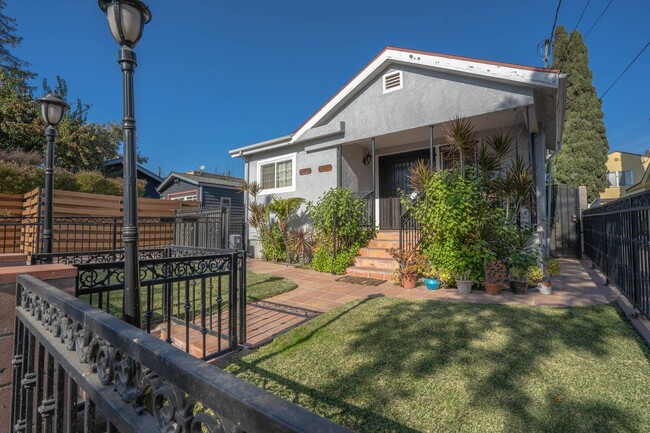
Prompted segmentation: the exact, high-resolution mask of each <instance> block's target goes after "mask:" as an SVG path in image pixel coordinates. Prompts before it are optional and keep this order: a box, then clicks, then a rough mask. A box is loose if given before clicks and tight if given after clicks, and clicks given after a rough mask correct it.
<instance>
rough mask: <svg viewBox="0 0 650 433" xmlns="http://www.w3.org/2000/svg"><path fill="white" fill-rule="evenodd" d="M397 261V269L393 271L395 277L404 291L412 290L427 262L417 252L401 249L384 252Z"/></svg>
mask: <svg viewBox="0 0 650 433" xmlns="http://www.w3.org/2000/svg"><path fill="white" fill-rule="evenodd" d="M386 251H387V252H388V253H389V254H390V255H391V256H392V257H393V258H394V259H395V261H397V264H398V265H399V268H398V269H397V270H396V271H395V274H396V277H397V279H398V280H399V282H400V283H401V285H402V287H404V288H405V289H412V288H414V287H415V286H416V285H417V281H418V275H419V274H420V273H422V270H423V269H425V268H426V266H427V264H428V260H427V258H426V257H425V256H423V255H422V254H421V253H420V252H419V251H418V250H415V249H413V250H406V249H403V248H390V249H388V250H386Z"/></svg>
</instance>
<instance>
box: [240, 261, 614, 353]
mask: <svg viewBox="0 0 650 433" xmlns="http://www.w3.org/2000/svg"><path fill="white" fill-rule="evenodd" d="M248 270H249V271H252V272H259V273H265V274H271V275H278V276H280V277H283V278H288V279H290V280H293V281H294V282H295V283H296V284H297V285H298V287H297V288H296V289H294V290H292V291H290V292H287V293H283V294H281V295H278V296H274V297H272V298H269V299H266V300H264V301H262V302H261V303H257V304H252V305H249V308H248V326H247V332H248V343H249V344H250V345H252V346H257V345H259V344H262V343H265V342H268V341H269V340H271V339H273V338H274V337H275V336H277V335H279V334H281V333H284V332H286V331H288V330H290V329H292V328H294V327H295V326H298V325H300V324H302V323H304V322H305V321H307V320H309V319H310V318H311V317H314V316H316V315H318V314H319V313H323V312H327V311H330V310H332V309H334V308H336V307H338V306H340V305H343V304H345V303H347V302H349V301H352V300H355V299H363V298H367V297H369V296H393V297H398V298H406V299H437V300H445V301H459V302H473V303H484V304H521V305H543V306H551V307H563V306H587V305H594V304H603V303H609V302H612V301H614V300H615V299H616V298H617V294H616V293H615V292H614V291H612V290H611V289H610V288H609V287H608V286H605V285H604V284H603V283H604V281H603V279H602V278H601V277H600V276H599V275H598V274H597V273H596V272H595V271H593V270H591V269H590V268H589V263H588V262H587V261H580V260H573V259H562V274H560V275H558V276H556V277H554V279H553V294H552V295H550V296H544V295H540V294H539V293H538V292H537V291H536V290H531V291H530V292H529V294H528V295H526V296H522V295H513V294H512V293H510V291H505V292H502V293H501V294H500V295H499V296H491V295H487V294H486V293H485V292H483V291H481V290H475V291H473V292H472V293H471V294H469V295H460V294H458V291H457V290H455V289H440V290H427V289H426V288H425V287H417V288H415V289H409V290H406V289H403V288H401V287H399V286H396V285H394V284H393V283H392V282H391V281H387V282H385V283H383V284H381V285H379V286H374V287H368V286H362V285H359V284H350V283H343V282H339V281H336V280H337V279H338V278H340V276H339V275H329V274H324V273H320V272H315V271H311V270H308V269H297V268H294V267H287V266H285V265H283V264H277V263H270V262H264V261H261V260H250V261H249V262H248Z"/></svg>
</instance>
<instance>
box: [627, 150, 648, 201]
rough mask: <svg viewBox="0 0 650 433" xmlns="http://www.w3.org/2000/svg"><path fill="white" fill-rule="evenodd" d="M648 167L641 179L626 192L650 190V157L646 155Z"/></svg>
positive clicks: (634, 192)
mask: <svg viewBox="0 0 650 433" xmlns="http://www.w3.org/2000/svg"><path fill="white" fill-rule="evenodd" d="M645 159H646V169H645V172H644V173H643V176H642V177H641V180H640V181H639V182H638V183H637V184H636V185H632V186H631V187H629V188H628V189H627V190H626V192H627V193H628V194H636V193H638V192H643V191H650V163H649V162H650V157H645Z"/></svg>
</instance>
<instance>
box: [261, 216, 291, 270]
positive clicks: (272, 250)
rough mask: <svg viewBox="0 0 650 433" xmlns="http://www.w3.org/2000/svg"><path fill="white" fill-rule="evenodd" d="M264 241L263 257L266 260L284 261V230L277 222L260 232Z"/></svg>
mask: <svg viewBox="0 0 650 433" xmlns="http://www.w3.org/2000/svg"><path fill="white" fill-rule="evenodd" d="M259 235H260V240H261V242H262V257H263V258H264V260H270V261H274V262H277V261H280V262H281V261H284V260H285V259H286V251H287V250H286V247H285V244H284V240H283V239H282V232H281V231H280V227H279V226H278V224H277V222H274V223H271V225H270V226H267V227H264V228H263V229H262V230H260V232H259Z"/></svg>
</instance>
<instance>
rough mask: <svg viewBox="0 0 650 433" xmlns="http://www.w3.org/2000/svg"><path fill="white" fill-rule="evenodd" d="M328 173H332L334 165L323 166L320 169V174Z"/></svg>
mask: <svg viewBox="0 0 650 433" xmlns="http://www.w3.org/2000/svg"><path fill="white" fill-rule="evenodd" d="M327 171H332V164H327V165H321V166H319V167H318V172H319V173H325V172H327Z"/></svg>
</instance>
